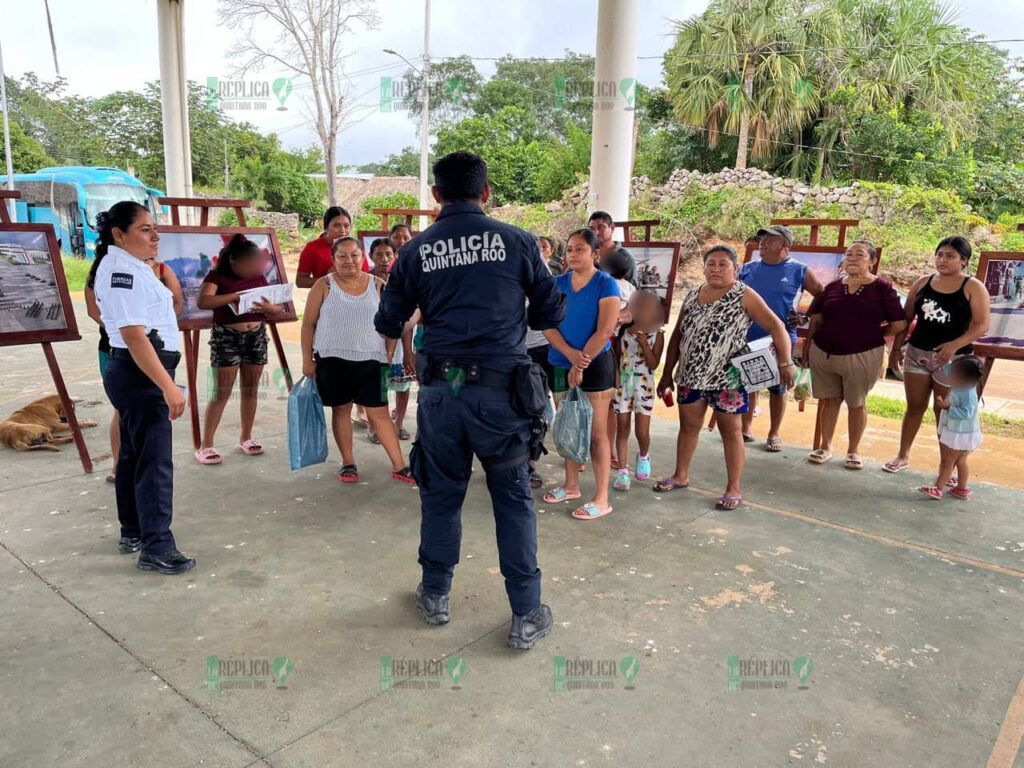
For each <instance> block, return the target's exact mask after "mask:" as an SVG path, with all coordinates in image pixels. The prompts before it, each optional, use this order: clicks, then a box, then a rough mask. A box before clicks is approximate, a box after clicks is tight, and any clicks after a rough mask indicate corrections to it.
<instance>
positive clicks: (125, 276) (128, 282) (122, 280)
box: [110, 272, 135, 290]
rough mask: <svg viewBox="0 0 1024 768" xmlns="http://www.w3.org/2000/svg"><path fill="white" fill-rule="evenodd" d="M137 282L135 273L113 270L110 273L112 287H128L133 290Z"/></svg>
mask: <svg viewBox="0 0 1024 768" xmlns="http://www.w3.org/2000/svg"><path fill="white" fill-rule="evenodd" d="M134 284H135V275H131V274H129V273H127V272H111V273H110V287H111V288H127V289H128V290H131V289H132V287H133V286H134Z"/></svg>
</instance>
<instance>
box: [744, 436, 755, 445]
mask: <svg viewBox="0 0 1024 768" xmlns="http://www.w3.org/2000/svg"><path fill="white" fill-rule="evenodd" d="M756 439H757V438H756V437H754V436H753V435H744V436H743V442H744V443H752V442H754V441H755V440H756Z"/></svg>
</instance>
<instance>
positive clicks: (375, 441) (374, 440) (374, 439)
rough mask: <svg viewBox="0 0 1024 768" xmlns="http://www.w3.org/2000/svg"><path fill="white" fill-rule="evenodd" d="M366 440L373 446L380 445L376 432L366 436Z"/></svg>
mask: <svg viewBox="0 0 1024 768" xmlns="http://www.w3.org/2000/svg"><path fill="white" fill-rule="evenodd" d="M366 439H367V440H369V441H370V442H371V443H373V444H374V445H380V438H379V437H377V433H376V432H371V433H370V434H368V435H367V436H366Z"/></svg>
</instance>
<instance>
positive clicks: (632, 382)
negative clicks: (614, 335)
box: [612, 291, 665, 491]
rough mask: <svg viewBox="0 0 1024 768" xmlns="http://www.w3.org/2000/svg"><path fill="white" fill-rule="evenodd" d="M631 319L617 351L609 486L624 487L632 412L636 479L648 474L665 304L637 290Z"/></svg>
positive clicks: (627, 484) (627, 477) (626, 486)
mask: <svg viewBox="0 0 1024 768" xmlns="http://www.w3.org/2000/svg"><path fill="white" fill-rule="evenodd" d="M628 310H629V313H630V316H631V317H632V318H633V322H632V323H631V324H629V325H627V326H623V328H622V332H621V334H620V337H619V338H620V342H619V343H620V345H621V354H620V356H619V383H618V389H617V390H616V392H615V398H614V399H613V400H612V409H613V410H614V412H615V417H616V422H617V423H616V451H615V456H617V457H618V472H617V473H616V477H615V482H614V483H613V485H612V487H613V488H615V489H616V490H618V491H628V490H629V487H630V473H629V427H630V419H631V417H632V416H633V415H634V414H635V415H636V441H637V444H638V446H639V449H640V450H639V453H638V454H637V457H636V479H637V480H646V479H647V478H648V477H650V476H651V458H650V456H649V451H650V447H651V415H652V414H653V413H654V387H655V382H654V372H655V371H656V370H657V369H658V364H659V363H660V362H661V354H662V352H663V351H664V349H665V334H664V332H663V331H662V326H663V325H664V324H665V308H664V307H663V306H662V304H661V299H659V298H658V295H657V294H656V293H652V292H650V291H637V292H636V293H634V294H633V296H632V297H631V298H630V300H629V307H628Z"/></svg>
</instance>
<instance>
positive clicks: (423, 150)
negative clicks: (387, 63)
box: [420, 0, 434, 232]
mask: <svg viewBox="0 0 1024 768" xmlns="http://www.w3.org/2000/svg"><path fill="white" fill-rule="evenodd" d="M422 82H423V103H422V104H421V107H422V109H421V110H420V112H421V113H422V114H421V115H420V210H421V211H423V210H426V209H428V208H433V207H434V198H433V197H431V196H430V184H429V183H428V175H429V169H428V161H429V157H430V0H426V2H425V3H424V9H423V77H422ZM429 225H430V219H428V218H427V217H426V216H420V231H421V232H422V231H423V230H424V229H426V228H427V227H428V226H429Z"/></svg>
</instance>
